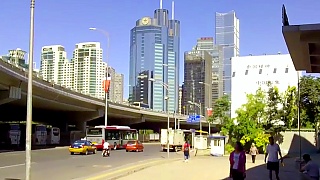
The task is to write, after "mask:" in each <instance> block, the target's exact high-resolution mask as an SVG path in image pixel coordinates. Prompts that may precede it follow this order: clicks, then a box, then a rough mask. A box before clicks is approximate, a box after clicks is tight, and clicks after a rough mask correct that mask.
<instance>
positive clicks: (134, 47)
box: [129, 1, 180, 112]
mask: <svg viewBox="0 0 320 180" xmlns="http://www.w3.org/2000/svg"><path fill="white" fill-rule="evenodd" d="M173 7H174V4H173V3H172V9H174V8H173ZM168 14H169V11H168V10H166V9H162V1H161V3H160V8H159V9H157V10H155V11H154V17H153V18H151V17H143V18H141V19H139V20H137V21H136V26H135V27H134V28H133V29H131V32H130V76H129V84H130V87H129V101H130V102H131V103H132V102H143V103H144V104H148V105H149V107H150V108H152V109H154V110H161V111H166V109H167V107H166V102H165V98H164V97H166V96H168V97H169V106H168V109H169V111H171V112H172V111H176V110H177V109H178V88H179V50H180V21H178V20H175V19H174V12H172V18H171V20H169V18H168ZM150 78H152V79H154V80H155V82H153V81H149V80H148V79H150ZM164 85H165V86H164ZM166 89H168V93H169V94H167V91H166Z"/></svg>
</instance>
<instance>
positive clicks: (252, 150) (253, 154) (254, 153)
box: [250, 143, 259, 163]
mask: <svg viewBox="0 0 320 180" xmlns="http://www.w3.org/2000/svg"><path fill="white" fill-rule="evenodd" d="M257 154H259V152H258V149H257V147H256V145H255V144H254V143H252V144H251V148H250V155H251V159H252V163H255V162H256V156H257Z"/></svg>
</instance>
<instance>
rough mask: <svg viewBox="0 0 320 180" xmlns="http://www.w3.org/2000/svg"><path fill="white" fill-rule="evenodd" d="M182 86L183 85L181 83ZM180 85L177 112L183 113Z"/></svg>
mask: <svg viewBox="0 0 320 180" xmlns="http://www.w3.org/2000/svg"><path fill="white" fill-rule="evenodd" d="M182 86H183V85H182ZM182 86H179V104H178V106H179V107H178V113H179V114H181V113H183V112H184V111H183V109H184V108H183V107H182Z"/></svg>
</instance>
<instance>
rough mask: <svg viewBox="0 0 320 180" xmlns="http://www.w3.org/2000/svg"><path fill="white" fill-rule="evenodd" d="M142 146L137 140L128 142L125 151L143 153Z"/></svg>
mask: <svg viewBox="0 0 320 180" xmlns="http://www.w3.org/2000/svg"><path fill="white" fill-rule="evenodd" d="M143 149H144V147H143V144H142V143H141V142H140V141H138V140H132V141H128V142H127V145H126V151H127V152H130V151H136V152H143Z"/></svg>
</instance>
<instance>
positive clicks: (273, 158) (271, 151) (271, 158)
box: [264, 136, 283, 180]
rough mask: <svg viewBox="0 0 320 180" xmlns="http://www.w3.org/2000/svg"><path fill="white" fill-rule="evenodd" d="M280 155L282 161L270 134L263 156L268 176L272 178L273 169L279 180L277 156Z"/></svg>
mask: <svg viewBox="0 0 320 180" xmlns="http://www.w3.org/2000/svg"><path fill="white" fill-rule="evenodd" d="M278 155H280V161H281V163H282V162H283V159H282V155H281V150H280V147H279V145H278V144H277V143H274V138H273V137H272V136H271V137H269V144H268V146H267V152H266V156H265V158H264V162H267V158H268V162H267V169H268V170H269V178H270V180H272V171H275V174H276V178H277V180H280V178H279V156H278Z"/></svg>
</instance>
